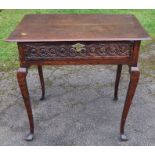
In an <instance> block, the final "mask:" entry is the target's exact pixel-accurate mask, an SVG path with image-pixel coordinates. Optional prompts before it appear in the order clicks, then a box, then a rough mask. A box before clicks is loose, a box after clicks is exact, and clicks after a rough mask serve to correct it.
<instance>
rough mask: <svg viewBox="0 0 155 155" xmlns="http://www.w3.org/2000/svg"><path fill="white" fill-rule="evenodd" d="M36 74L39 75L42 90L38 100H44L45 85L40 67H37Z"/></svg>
mask: <svg viewBox="0 0 155 155" xmlns="http://www.w3.org/2000/svg"><path fill="white" fill-rule="evenodd" d="M38 73H39V78H40V83H41V90H42V96H41V98H40V100H44V99H45V83H44V77H43V70H42V66H38Z"/></svg>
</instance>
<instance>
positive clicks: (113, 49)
mask: <svg viewBox="0 0 155 155" xmlns="http://www.w3.org/2000/svg"><path fill="white" fill-rule="evenodd" d="M133 46H134V45H133V42H129V41H128V42H123V41H120V42H114V41H113V42H82V43H77V42H48V43H22V48H23V51H24V56H25V59H26V60H42V59H47V60H49V59H51V60H54V59H63V58H66V59H67V58H94V57H114V56H115V57H116V56H119V57H130V56H131V52H132V51H133Z"/></svg>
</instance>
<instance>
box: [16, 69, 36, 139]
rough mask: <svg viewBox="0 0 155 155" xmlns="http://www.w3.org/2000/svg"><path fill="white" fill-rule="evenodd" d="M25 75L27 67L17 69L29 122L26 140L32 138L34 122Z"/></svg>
mask: <svg viewBox="0 0 155 155" xmlns="http://www.w3.org/2000/svg"><path fill="white" fill-rule="evenodd" d="M26 75H27V68H19V69H18V71H17V80H18V84H19V87H20V90H21V94H22V96H23V100H24V104H25V108H26V110H27V114H28V119H29V124H30V133H29V134H28V135H27V136H26V140H28V141H29V140H32V139H33V133H34V123H33V115H32V109H31V103H30V98H29V92H28V88H27V82H26Z"/></svg>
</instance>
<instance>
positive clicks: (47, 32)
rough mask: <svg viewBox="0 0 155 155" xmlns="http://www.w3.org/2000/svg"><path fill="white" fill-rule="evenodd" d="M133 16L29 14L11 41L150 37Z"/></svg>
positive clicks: (140, 38)
mask: <svg viewBox="0 0 155 155" xmlns="http://www.w3.org/2000/svg"><path fill="white" fill-rule="evenodd" d="M149 39H150V37H149V35H148V34H147V32H146V31H145V30H144V29H143V27H142V26H141V25H140V23H139V22H138V20H137V19H136V17H135V16H133V15H106V14H29V15H25V16H24V18H23V19H22V21H21V22H20V23H19V25H18V26H17V27H16V29H15V30H14V31H13V32H12V33H11V35H10V36H9V37H8V38H7V39H6V41H10V42H48V41H116V40H149Z"/></svg>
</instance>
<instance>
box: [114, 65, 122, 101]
mask: <svg viewBox="0 0 155 155" xmlns="http://www.w3.org/2000/svg"><path fill="white" fill-rule="evenodd" d="M121 72H122V65H121V64H120V65H118V66H117V73H116V80H115V89H114V100H117V99H118V87H119V81H120V77H121Z"/></svg>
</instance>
